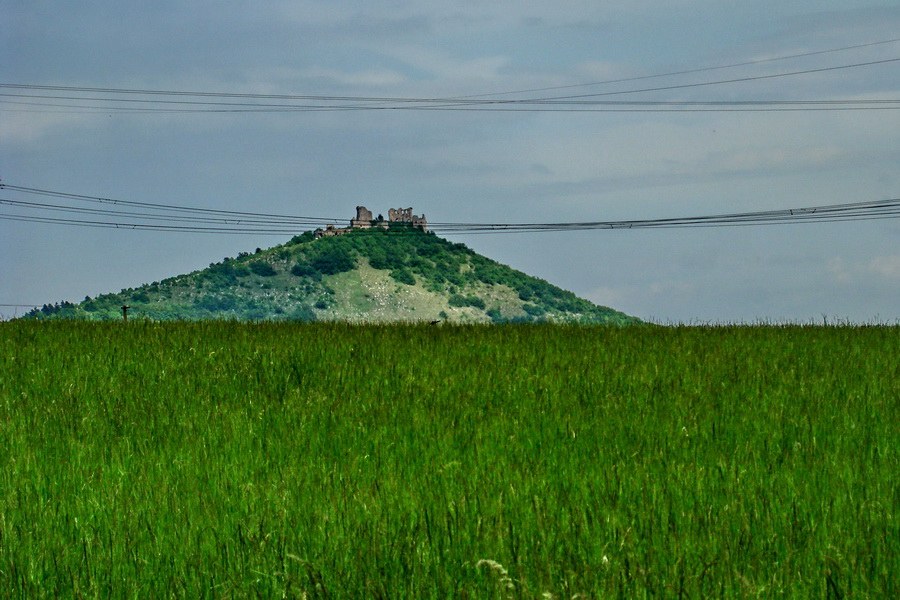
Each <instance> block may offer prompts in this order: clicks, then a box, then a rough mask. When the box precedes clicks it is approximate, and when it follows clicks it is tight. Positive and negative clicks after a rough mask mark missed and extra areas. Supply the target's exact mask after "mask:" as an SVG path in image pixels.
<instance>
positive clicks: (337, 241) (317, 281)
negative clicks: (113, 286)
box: [26, 225, 639, 324]
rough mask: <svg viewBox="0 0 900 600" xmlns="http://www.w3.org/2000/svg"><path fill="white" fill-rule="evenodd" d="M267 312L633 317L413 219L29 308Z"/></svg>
mask: <svg viewBox="0 0 900 600" xmlns="http://www.w3.org/2000/svg"><path fill="white" fill-rule="evenodd" d="M123 305H127V306H128V307H129V313H128V314H129V317H131V318H150V319H158V320H198V319H235V320H272V321H359V322H392V321H450V322H495V323H497V322H542V321H553V322H579V323H608V324H631V323H638V322H639V320H638V319H636V318H634V317H629V316H627V315H625V314H623V313H621V312H617V311H615V310H612V309H610V308H607V307H603V306H598V305H595V304H593V303H591V302H589V301H587V300H584V299H582V298H578V297H577V296H575V294H573V293H571V292H568V291H565V290H562V289H560V288H558V287H556V286H553V285H551V284H549V283H547V282H546V281H544V280H542V279H538V278H536V277H532V276H529V275H526V274H525V273H522V272H521V271H516V270H514V269H512V268H510V267H508V266H506V265H502V264H500V263H498V262H496V261H493V260H491V259H489V258H486V257H484V256H482V255H480V254H477V253H476V252H474V251H472V250H471V249H470V248H468V247H466V246H465V245H464V244H456V243H452V242H449V241H447V240H445V239H443V238H440V237H438V236H436V235H434V234H433V233H426V232H424V231H421V230H419V229H417V228H413V227H408V226H403V225H392V226H391V227H390V228H384V229H381V228H378V229H375V228H373V229H366V230H353V231H349V232H348V233H347V234H346V235H339V236H334V237H322V238H320V239H316V238H315V236H314V235H313V233H312V232H307V233H304V234H302V235H298V236H296V237H294V238H293V239H292V240H291V241H290V242H288V243H286V244H283V245H279V246H275V247H273V248H270V249H268V250H260V249H257V251H256V252H255V253H253V254H250V253H241V254H239V255H238V256H237V257H235V258H230V257H226V258H225V259H224V260H222V261H221V262H218V263H213V264H210V265H209V267H208V268H206V269H203V270H199V271H194V272H193V273H189V274H185V275H179V276H176V277H171V278H169V279H165V280H163V281H158V282H154V283H150V284H146V285H143V286H140V287H138V288H133V289H126V290H122V291H121V292H119V293H115V294H104V295H101V296H98V297H96V298H90V297H88V298H85V299H84V301H82V302H80V303H78V304H74V303H69V302H63V303H61V304H55V305H45V306H43V307H42V308H40V309H35V310H33V311H31V312H30V313H28V314H27V315H26V317H28V318H74V319H88V320H110V319H121V318H122V309H121V307H122V306H123Z"/></svg>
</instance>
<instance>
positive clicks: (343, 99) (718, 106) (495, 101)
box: [0, 57, 900, 113]
mask: <svg viewBox="0 0 900 600" xmlns="http://www.w3.org/2000/svg"><path fill="white" fill-rule="evenodd" d="M898 61H900V57H893V58H886V59H880V60H873V61H865V62H857V63H851V64H843V65H831V66H826V67H819V68H811V69H803V70H798V71H790V72H785V73H769V74H763V75H752V76H745V77H737V78H730V79H723V80H714V81H702V82H691V83H682V84H673V85H665V86H655V87H645V88H638V89H630V90H616V91H607V92H595V93H590V94H578V95H567V96H554V97H542V98H509V99H503V98H496V97H491V98H479V97H478V96H464V97H455V98H453V97H451V98H404V97H369V96H315V95H286V94H248V93H230V92H197V91H164V90H146V89H124V88H93V87H70V86H48V85H35V84H15V83H0V89H15V90H22V91H30V92H33V93H28V94H26V93H10V92H5V93H2V92H0V98H16V99H17V100H8V101H7V100H4V101H2V102H7V103H13V102H14V103H16V104H17V105H28V106H47V107H54V108H77V109H80V110H96V111H130V112H192V113H194V112H207V113H211V112H309V111H312V112H318V111H335V110H482V111H484V110H505V111H510V110H517V111H543V112H546V111H553V112H561V111H575V112H586V111H590V112H601V111H602V112H613V111H614V112H625V111H635V110H639V111H641V112H648V111H653V112H674V111H681V112H684V111H693V112H696V111H698V110H703V111H722V110H727V111H730V112H734V111H739V110H740V111H760V110H768V111H774V110H779V111H783V110H872V109H885V108H890V109H896V108H900V100H896V99H880V100H842V101H839V100H795V101H787V100H744V101H728V102H719V101H705V102H694V103H686V102H674V101H659V102H640V101H637V102H634V101H627V100H620V101H616V102H608V101H602V100H600V98H603V97H608V96H617V95H627V94H640V93H647V92H659V91H673V90H683V89H688V88H697V87H708V86H717V85H726V84H733V83H741V82H750V81H761V80H766V79H775V78H784V77H793V76H798V75H809V74H816V73H823V72H829V71H837V70H843V69H851V68H859V67H866V66H874V65H882V64H888V63H894V62H898ZM723 68H724V67H723ZM37 92H41V93H37ZM54 92H67V93H70V94H75V93H78V94H95V95H92V96H83V95H58V94H53V93H54ZM104 94H105V96H104ZM131 96H145V97H143V98H140V97H131ZM176 98H177V99H176ZM36 100H52V101H55V102H79V103H84V102H97V103H102V104H99V105H91V104H56V103H55V102H54V103H51V104H47V103H42V102H36ZM225 100H229V101H225ZM237 100H242V101H237ZM249 100H253V101H252V102H251V101H249ZM274 101H279V102H274ZM286 101H287V102H286ZM298 102H306V103H305V104H298ZM136 107H140V108H136ZM585 107H597V108H596V109H588V108H585Z"/></svg>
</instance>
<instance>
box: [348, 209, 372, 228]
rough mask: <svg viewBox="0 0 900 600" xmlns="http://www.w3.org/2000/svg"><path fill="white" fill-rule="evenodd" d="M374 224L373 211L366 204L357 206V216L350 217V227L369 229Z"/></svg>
mask: <svg viewBox="0 0 900 600" xmlns="http://www.w3.org/2000/svg"><path fill="white" fill-rule="evenodd" d="M371 226H372V211H371V210H369V209H368V208H366V207H365V206H357V207H356V218H355V219H350V227H352V228H360V229H368V228H369V227H371Z"/></svg>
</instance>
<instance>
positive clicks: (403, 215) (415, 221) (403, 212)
mask: <svg viewBox="0 0 900 600" xmlns="http://www.w3.org/2000/svg"><path fill="white" fill-rule="evenodd" d="M412 210H413V209H412V208H391V209H389V210H388V220H387V221H380V220H379V221H375V219H374V218H373V217H372V211H371V210H369V209H368V208H366V207H365V206H357V207H356V217H355V218H353V219H350V227H335V226H334V225H327V226H326V227H325V229H316V231H315V232H314V233H313V235H314V236H315V238H316V239H318V238H321V237H332V236H335V235H344V234H345V233H349V232H350V231H351V230H352V229H369V228H370V227H376V226H377V227H383V228H387V226H388V223H389V222H390V223H409V224H410V225H412V226H413V227H418V228H419V229H421V230H422V231H428V223H427V222H426V221H425V215H422V216H421V217H420V216H418V215H414V214H412ZM380 218H381V217H379V219H380Z"/></svg>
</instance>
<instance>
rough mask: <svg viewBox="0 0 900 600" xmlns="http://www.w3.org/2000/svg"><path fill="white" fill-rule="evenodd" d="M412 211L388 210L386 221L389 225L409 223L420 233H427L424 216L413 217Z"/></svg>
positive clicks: (401, 209)
mask: <svg viewBox="0 0 900 600" xmlns="http://www.w3.org/2000/svg"><path fill="white" fill-rule="evenodd" d="M412 210H413V209H412V208H391V209H388V221H390V222H391V223H409V224H410V225H412V226H413V227H418V228H419V229H421V230H422V231H428V223H427V221H426V220H425V215H422V216H421V217H420V216H418V215H414V214H413V212H412Z"/></svg>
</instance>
